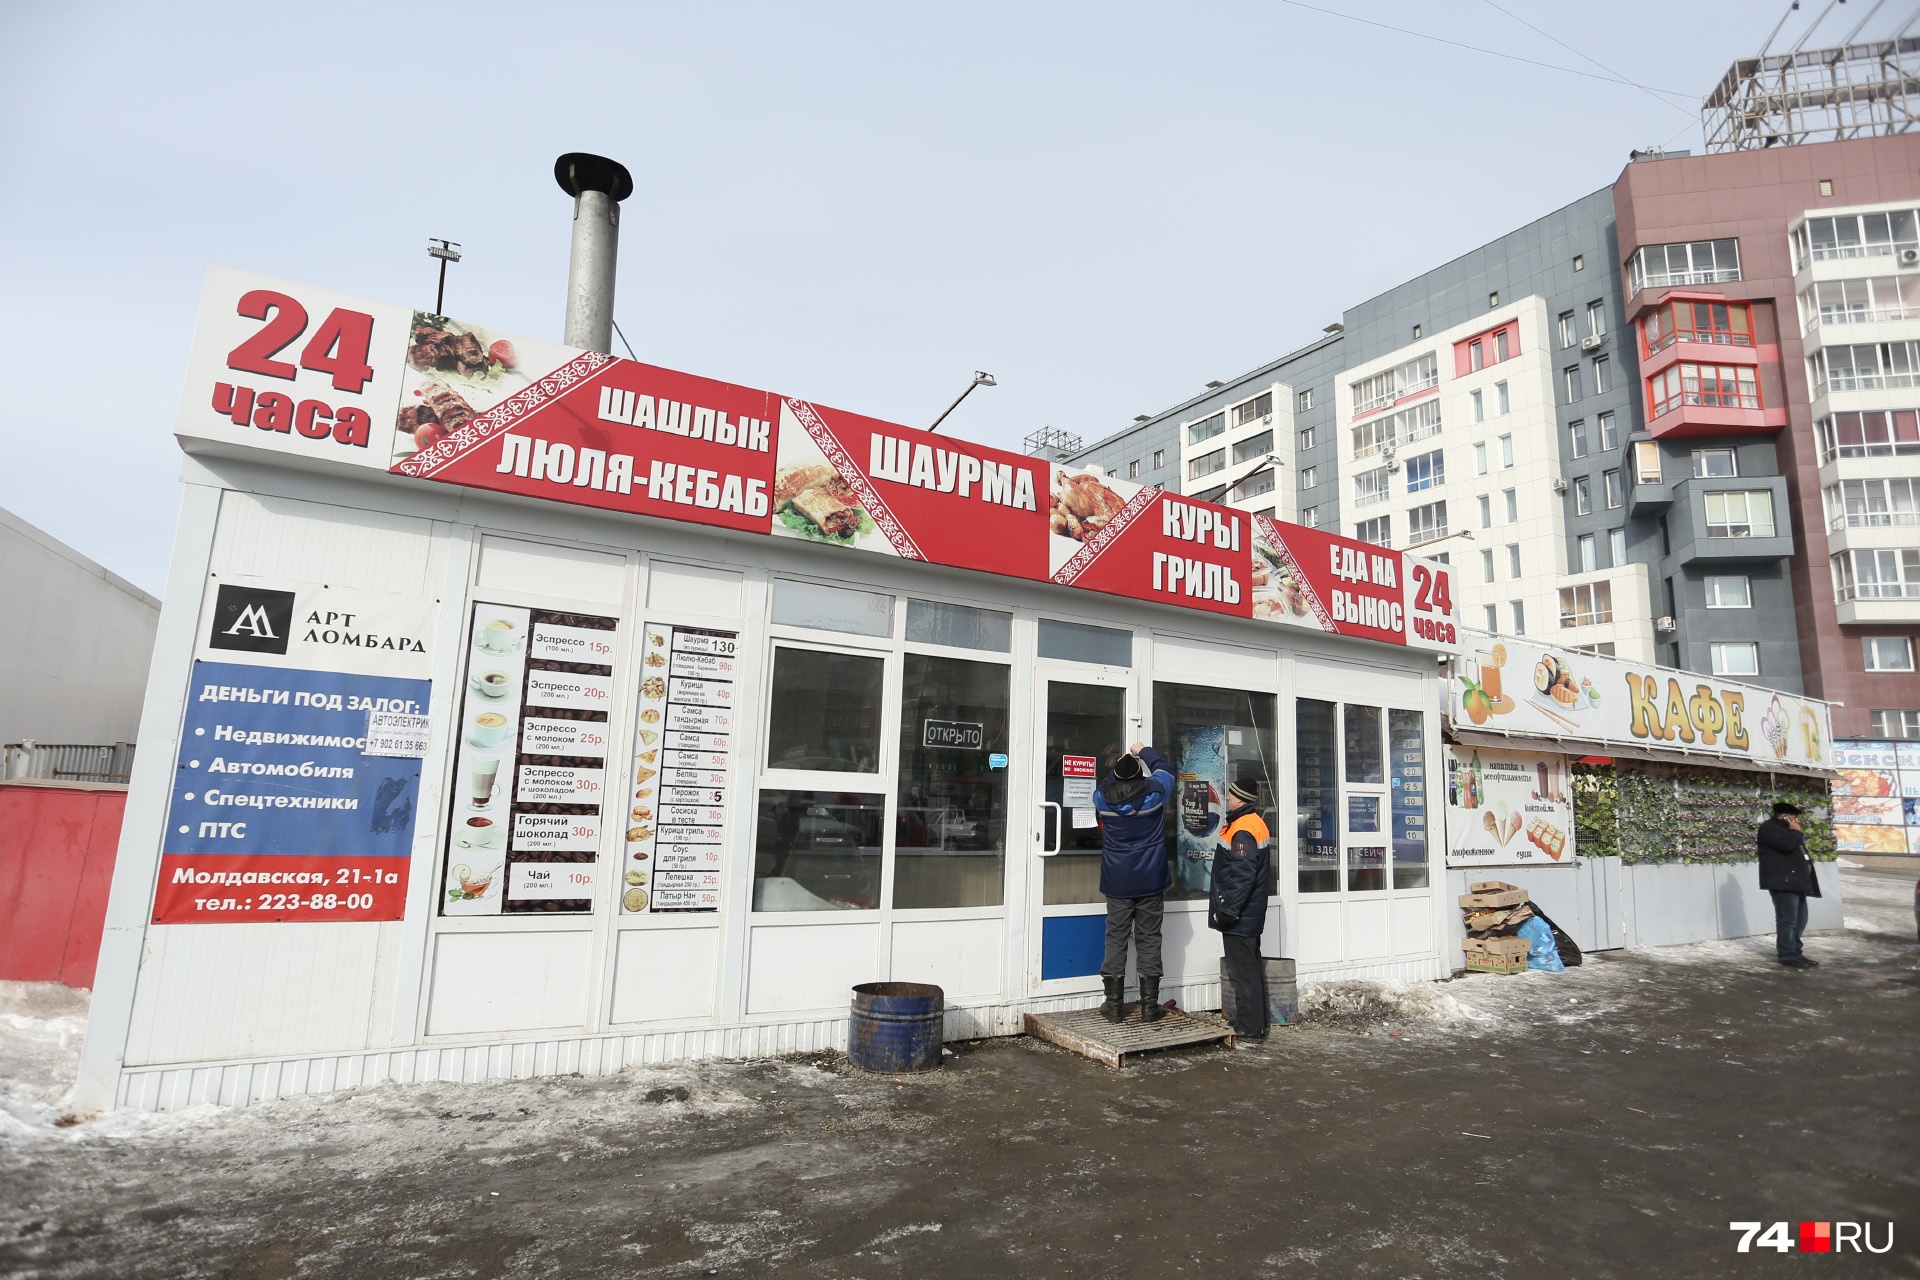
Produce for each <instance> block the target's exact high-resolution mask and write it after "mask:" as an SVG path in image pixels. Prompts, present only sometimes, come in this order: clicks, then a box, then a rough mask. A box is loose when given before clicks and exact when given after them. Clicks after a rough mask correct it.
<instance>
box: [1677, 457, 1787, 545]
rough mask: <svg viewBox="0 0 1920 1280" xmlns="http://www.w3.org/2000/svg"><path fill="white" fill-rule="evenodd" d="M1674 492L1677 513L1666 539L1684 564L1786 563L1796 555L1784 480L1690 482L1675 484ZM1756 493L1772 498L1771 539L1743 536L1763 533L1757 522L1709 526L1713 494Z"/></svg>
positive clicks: (1754, 478)
mask: <svg viewBox="0 0 1920 1280" xmlns="http://www.w3.org/2000/svg"><path fill="white" fill-rule="evenodd" d="M1672 492H1673V509H1672V511H1671V512H1669V514H1668V516H1667V536H1668V540H1669V541H1670V543H1671V544H1672V547H1673V556H1674V558H1675V559H1676V560H1678V561H1679V562H1680V563H1682V564H1697V563H1705V564H1731V563H1737V562H1740V561H1754V560H1784V559H1787V558H1788V557H1790V556H1792V555H1793V530H1792V527H1791V526H1790V525H1789V524H1788V511H1787V480H1786V477H1785V476H1728V477H1715V478H1713V479H1701V478H1698V477H1690V478H1688V479H1686V480H1681V481H1678V482H1676V483H1675V484H1674V485H1673V486H1672ZM1752 492H1764V493H1766V494H1768V495H1769V496H1770V506H1771V515H1772V526H1773V528H1772V533H1771V534H1767V533H1761V532H1751V531H1749V532H1740V531H1741V530H1756V529H1759V528H1760V527H1761V526H1760V524H1759V522H1758V521H1757V520H1755V521H1739V522H1734V523H1730V524H1711V525H1710V524H1709V520H1708V512H1707V496H1708V495H1709V494H1720V493H1752ZM1723 530H1724V531H1728V532H1723Z"/></svg>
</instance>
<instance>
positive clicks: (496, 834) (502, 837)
mask: <svg viewBox="0 0 1920 1280" xmlns="http://www.w3.org/2000/svg"><path fill="white" fill-rule="evenodd" d="M505 842H506V831H505V830H504V828H502V827H501V825H500V824H499V823H497V822H495V821H494V820H493V819H492V818H468V819H467V820H466V821H465V822H463V823H461V825H460V829H459V834H458V835H457V836H455V837H454V843H455V844H457V845H459V846H460V847H461V848H462V849H498V848H499V847H500V846H501V845H502V844H504V843H505Z"/></svg>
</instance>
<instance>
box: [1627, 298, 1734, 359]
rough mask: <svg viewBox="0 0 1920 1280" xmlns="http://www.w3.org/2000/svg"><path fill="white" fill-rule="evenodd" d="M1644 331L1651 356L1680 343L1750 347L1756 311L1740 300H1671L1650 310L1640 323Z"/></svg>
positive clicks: (1648, 352)
mask: <svg viewBox="0 0 1920 1280" xmlns="http://www.w3.org/2000/svg"><path fill="white" fill-rule="evenodd" d="M1640 331H1641V333H1642V335H1643V336H1644V338H1645V341H1646V348H1647V354H1648V355H1653V354H1654V353H1656V352H1659V351H1664V350H1666V349H1667V348H1668V347H1670V346H1672V345H1673V344H1674V343H1676V342H1704V343H1718V344H1719V345H1721V346H1729V347H1750V346H1752V345H1753V311H1752V309H1751V308H1750V307H1748V306H1747V305H1746V304H1745V303H1740V302H1669V303H1666V304H1665V305H1663V306H1659V307H1656V308H1654V309H1653V310H1652V311H1650V312H1648V313H1647V317H1646V319H1644V320H1642V321H1641V322H1640Z"/></svg>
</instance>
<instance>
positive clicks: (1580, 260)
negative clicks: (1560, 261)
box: [1573, 253, 1587, 271]
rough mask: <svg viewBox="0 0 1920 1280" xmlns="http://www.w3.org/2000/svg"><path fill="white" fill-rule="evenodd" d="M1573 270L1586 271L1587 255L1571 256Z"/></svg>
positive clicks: (1577, 254)
mask: <svg viewBox="0 0 1920 1280" xmlns="http://www.w3.org/2000/svg"><path fill="white" fill-rule="evenodd" d="M1573 269H1574V270H1575V271H1585V270H1586V269H1587V255H1586V254H1584V253H1576V254H1574V255H1573Z"/></svg>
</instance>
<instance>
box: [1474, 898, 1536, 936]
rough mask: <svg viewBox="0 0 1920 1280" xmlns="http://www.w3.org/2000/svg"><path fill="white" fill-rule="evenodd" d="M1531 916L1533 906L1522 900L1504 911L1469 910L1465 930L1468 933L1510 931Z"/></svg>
mask: <svg viewBox="0 0 1920 1280" xmlns="http://www.w3.org/2000/svg"><path fill="white" fill-rule="evenodd" d="M1532 918H1533V908H1532V907H1530V906H1528V905H1527V904H1526V903H1524V902H1523V903H1521V904H1520V905H1519V906H1517V907H1508V908H1507V909H1506V910H1504V911H1469V912H1467V930H1468V932H1470V933H1512V932H1513V931H1514V930H1515V929H1518V928H1519V927H1520V926H1521V925H1523V924H1525V923H1526V922H1527V921H1528V920H1530V919H1532Z"/></svg>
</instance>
